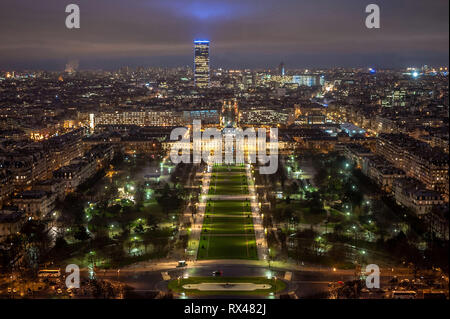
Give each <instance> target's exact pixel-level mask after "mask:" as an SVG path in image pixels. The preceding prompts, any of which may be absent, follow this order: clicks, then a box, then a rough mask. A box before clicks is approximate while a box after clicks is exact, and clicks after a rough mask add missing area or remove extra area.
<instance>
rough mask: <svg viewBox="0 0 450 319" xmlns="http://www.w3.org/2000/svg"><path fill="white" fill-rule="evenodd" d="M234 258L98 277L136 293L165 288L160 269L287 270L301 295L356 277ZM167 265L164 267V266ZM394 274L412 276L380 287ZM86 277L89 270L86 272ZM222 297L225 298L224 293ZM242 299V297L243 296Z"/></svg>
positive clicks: (230, 273)
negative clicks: (393, 280)
mask: <svg viewBox="0 0 450 319" xmlns="http://www.w3.org/2000/svg"><path fill="white" fill-rule="evenodd" d="M229 262H231V261H224V263H223V264H221V263H217V261H214V262H209V263H206V262H205V263H197V264H196V265H195V266H192V265H191V266H188V267H186V268H176V267H174V264H172V265H170V264H167V267H162V268H159V269H151V268H147V270H146V269H145V268H136V269H124V270H121V271H120V273H119V274H118V273H117V271H116V270H114V271H108V272H106V274H105V275H104V274H103V272H102V271H100V272H99V273H98V277H99V278H106V279H113V280H118V281H121V282H124V283H126V284H128V285H129V286H131V287H133V288H134V289H135V291H136V292H137V293H145V292H147V291H154V290H165V289H166V287H167V281H164V280H163V278H162V275H161V272H163V271H164V272H168V274H169V275H170V277H171V278H178V277H183V276H186V275H188V276H190V277H193V276H195V277H197V276H212V272H213V271H216V270H221V271H223V276H226V277H236V276H239V277H242V276H267V275H269V274H272V275H273V276H276V277H278V278H284V275H285V273H286V271H291V272H292V279H291V281H290V282H289V291H293V292H295V293H296V295H297V296H298V297H299V298H309V297H314V296H316V295H318V294H321V293H326V292H328V283H329V282H332V281H339V280H341V281H348V280H353V279H354V277H353V271H349V270H337V271H335V272H334V271H332V270H329V269H328V270H327V269H319V268H317V269H314V268H308V267H304V269H300V270H292V269H291V270H289V269H285V268H278V267H276V268H274V267H271V268H270V269H269V267H268V266H267V265H262V264H254V265H252V264H239V263H238V261H236V262H235V263H234V264H231V263H229ZM164 268H165V269H164ZM393 274H395V275H397V276H399V278H407V277H410V276H409V275H407V274H406V273H403V272H394V273H392V272H385V274H384V275H383V271H382V272H381V287H382V288H383V287H387V286H388V281H389V280H390V279H391V278H392V276H393ZM83 275H84V276H86V275H87V273H84V272H83ZM210 297H211V298H213V297H214V298H217V297H218V296H210ZM220 298H224V297H223V296H222V297H220ZM227 298H233V299H234V298H235V297H234V296H227ZM241 298H242V296H241Z"/></svg>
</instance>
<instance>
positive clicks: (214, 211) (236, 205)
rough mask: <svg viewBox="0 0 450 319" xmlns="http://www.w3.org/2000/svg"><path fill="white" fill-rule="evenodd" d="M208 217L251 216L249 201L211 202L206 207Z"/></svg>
mask: <svg viewBox="0 0 450 319" xmlns="http://www.w3.org/2000/svg"><path fill="white" fill-rule="evenodd" d="M206 214H207V215H244V214H245V215H248V214H251V207H250V202H249V201H235V200H211V201H209V202H208V206H207V207H206Z"/></svg>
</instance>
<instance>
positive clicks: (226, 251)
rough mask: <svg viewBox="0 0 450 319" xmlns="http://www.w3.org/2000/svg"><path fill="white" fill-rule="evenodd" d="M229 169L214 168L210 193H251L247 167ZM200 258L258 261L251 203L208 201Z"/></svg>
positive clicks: (199, 251) (198, 256) (223, 167)
mask: <svg viewBox="0 0 450 319" xmlns="http://www.w3.org/2000/svg"><path fill="white" fill-rule="evenodd" d="M229 169H230V170H228V167H227V166H215V167H214V169H213V178H212V180H211V184H210V192H209V193H210V194H212V195H242V194H248V186H247V179H246V175H245V168H244V167H243V166H230V167H229ZM233 235H235V236H233ZM197 258H198V259H257V258H258V254H257V249H256V243H255V233H254V228H253V218H252V216H251V207H250V202H249V201H247V200H244V201H237V200H209V201H208V202H207V205H206V216H205V218H204V220H203V228H202V234H201V238H200V245H199V250H198V255H197Z"/></svg>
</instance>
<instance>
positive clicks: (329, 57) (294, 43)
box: [0, 0, 448, 70]
mask: <svg viewBox="0 0 450 319" xmlns="http://www.w3.org/2000/svg"><path fill="white" fill-rule="evenodd" d="M258 3H259V5H258V6H255V5H254V3H252V2H251V1H240V2H237V1H219V0H216V1H208V2H206V1H185V2H180V1H167V2H166V1H164V2H163V3H162V2H160V1H145V2H144V1H138V0H133V1H127V5H126V6H124V5H123V3H120V2H119V1H114V2H108V3H106V2H104V1H103V0H98V1H95V2H92V1H89V2H88V1H83V0H82V1H79V2H78V5H79V6H80V9H81V28H80V29H78V30H68V29H66V28H65V26H64V19H65V17H66V13H65V12H64V8H65V4H62V3H59V2H57V1H53V0H47V1H43V2H42V1H41V2H39V7H36V5H37V4H36V3H35V2H30V1H21V3H20V4H18V3H15V2H13V1H9V0H7V1H2V4H1V5H0V6H1V10H0V12H1V13H0V18H1V19H0V21H2V22H1V23H2V26H3V28H8V30H10V31H9V32H8V33H2V35H1V37H0V40H1V41H0V43H1V45H0V48H1V50H0V51H1V53H0V69H6V68H10V69H48V70H60V69H61V68H63V67H64V65H65V64H66V62H67V61H68V60H70V59H74V58H75V59H78V60H79V61H80V69H116V68H119V67H121V66H125V65H128V66H140V65H142V66H168V67H173V66H184V65H190V64H191V42H190V39H194V38H207V39H210V40H213V41H214V49H213V51H212V52H211V54H212V55H214V60H212V61H211V66H212V67H213V68H214V67H230V68H266V67H270V66H273V67H276V66H277V65H278V64H279V62H280V61H284V62H285V64H286V67H287V68H300V67H333V66H344V67H350V66H351V67H362V66H375V67H406V66H410V65H423V64H428V65H444V64H448V27H447V26H448V16H446V12H447V11H448V2H447V1H440V0H439V1H435V2H434V5H433V6H429V5H427V4H426V3H425V2H423V1H407V2H405V1H379V2H378V5H379V6H380V8H381V28H380V29H367V28H366V27H365V26H364V20H365V18H366V15H367V14H366V13H365V11H364V10H365V6H366V5H367V4H366V3H363V2H361V1H355V0H346V1H340V2H339V4H337V3H336V2H335V1H323V2H321V3H317V4H312V3H308V2H305V1H287V0H285V1H282V2H277V3H275V2H274V1H270V0H264V1H260V2H258ZM100 16H101V17H102V18H101V19H99V18H98V17H100ZM130 17H132V19H130ZM42 19H45V21H46V23H45V24H43V23H42ZM163 25H164V27H161V26H163Z"/></svg>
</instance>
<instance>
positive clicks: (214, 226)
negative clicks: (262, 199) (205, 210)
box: [202, 216, 254, 235]
mask: <svg viewBox="0 0 450 319" xmlns="http://www.w3.org/2000/svg"><path fill="white" fill-rule="evenodd" d="M253 231H254V230H253V221H252V218H251V216H250V217H249V218H248V217H244V216H243V217H212V216H211V217H206V218H205V220H204V222H203V228H202V235H203V234H204V235H208V234H209V235H213V234H252V233H253Z"/></svg>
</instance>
